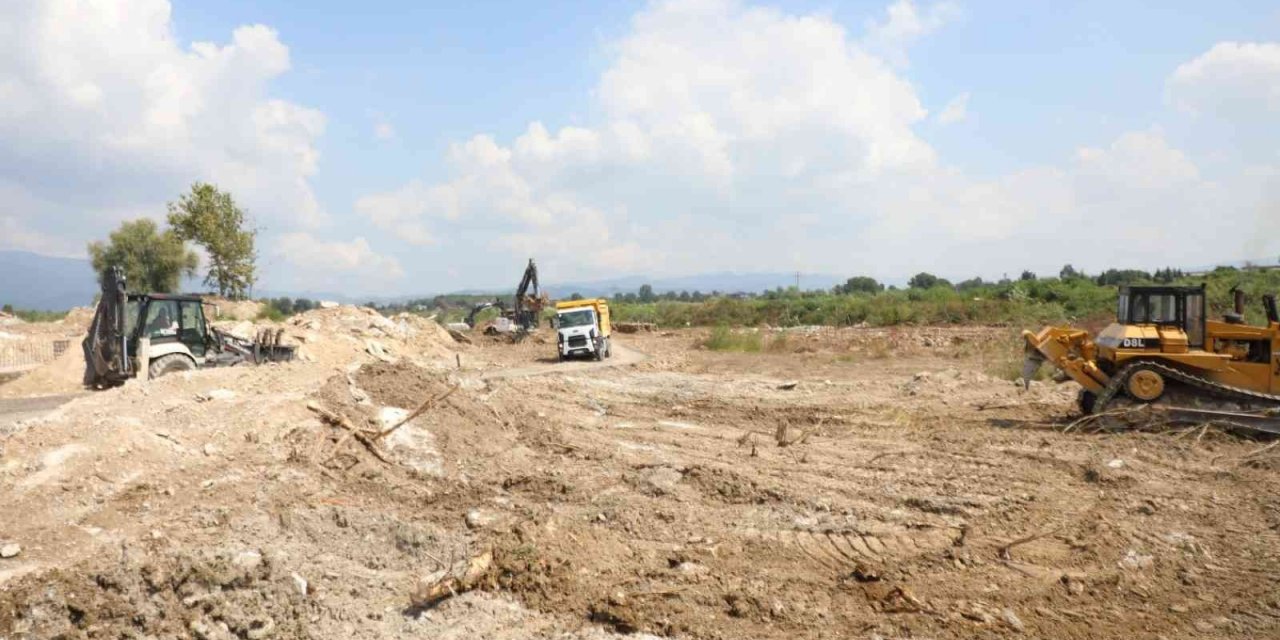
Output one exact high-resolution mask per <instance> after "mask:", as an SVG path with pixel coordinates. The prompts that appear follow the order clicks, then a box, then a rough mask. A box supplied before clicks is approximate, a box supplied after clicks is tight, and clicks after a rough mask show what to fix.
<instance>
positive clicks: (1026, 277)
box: [1018, 271, 1036, 282]
mask: <svg viewBox="0 0 1280 640" xmlns="http://www.w3.org/2000/svg"><path fill="white" fill-rule="evenodd" d="M1018 279H1019V280H1021V281H1023V282H1029V281H1031V280H1035V279H1036V274H1035V272H1034V271H1023V272H1022V276H1021V277H1019V278H1018Z"/></svg>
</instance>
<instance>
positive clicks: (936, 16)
mask: <svg viewBox="0 0 1280 640" xmlns="http://www.w3.org/2000/svg"><path fill="white" fill-rule="evenodd" d="M885 13H886V16H885V20H884V21H883V22H878V21H875V20H868V21H867V34H866V36H865V37H864V38H863V39H862V42H863V45H864V46H865V47H866V48H867V50H869V51H871V52H872V53H875V54H877V55H880V56H882V57H884V58H885V59H886V60H888V61H890V62H892V63H893V64H894V65H897V66H906V64H907V49H908V48H909V47H910V46H911V45H912V44H913V43H915V42H916V41H917V40H920V39H921V38H924V37H925V36H927V35H929V34H931V33H933V32H934V31H937V30H938V29H940V28H942V26H943V25H945V24H946V23H948V22H951V21H953V20H955V19H956V18H958V17H959V16H960V7H959V5H957V4H955V3H954V2H949V1H945V0H944V1H943V2H938V3H935V4H932V5H930V6H929V7H928V8H926V9H925V10H924V11H921V10H920V9H918V8H916V5H915V3H914V2H912V1H911V0H898V1H897V2H895V3H893V4H892V5H889V8H888V9H887V10H886V12H885Z"/></svg>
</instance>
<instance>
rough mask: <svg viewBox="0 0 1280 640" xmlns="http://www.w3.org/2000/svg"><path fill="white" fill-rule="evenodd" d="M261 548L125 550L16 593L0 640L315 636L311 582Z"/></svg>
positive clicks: (31, 582) (1, 613)
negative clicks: (7, 639)
mask: <svg viewBox="0 0 1280 640" xmlns="http://www.w3.org/2000/svg"><path fill="white" fill-rule="evenodd" d="M276 565H277V561H275V560H274V559H273V558H272V557H271V556H270V555H265V556H264V555H263V554H262V553H261V552H259V551H257V550H241V551H219V552H210V551H200V552H196V553H194V554H188V553H184V552H170V553H161V554H152V553H149V552H145V551H144V552H142V553H138V552H133V553H129V552H126V553H125V556H124V561H123V562H121V561H118V560H115V559H113V560H112V561H109V562H102V563H98V566H95V567H77V568H76V570H74V571H62V570H59V571H54V572H52V573H50V574H46V575H42V576H40V577H39V578H38V579H36V578H27V579H24V580H21V581H19V582H18V584H16V585H12V586H10V588H9V593H8V594H7V596H8V597H6V599H5V603H4V604H0V635H9V634H12V635H13V636H14V637H35V638H53V637H82V636H83V637H118V638H128V637H169V638H176V637H195V638H208V639H210V640H212V639H222V638H226V639H228V640H230V639H231V638H307V637H313V636H312V634H311V633H309V630H308V624H307V618H308V617H309V613H310V612H309V606H308V604H307V602H306V594H305V590H306V587H305V586H301V585H305V582H304V583H301V585H300V584H298V583H295V581H294V580H293V578H292V577H291V576H290V575H289V574H288V572H283V571H281V570H279V569H278V568H277V566H276Z"/></svg>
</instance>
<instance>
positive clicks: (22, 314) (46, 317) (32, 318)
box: [3, 304, 67, 322]
mask: <svg viewBox="0 0 1280 640" xmlns="http://www.w3.org/2000/svg"><path fill="white" fill-rule="evenodd" d="M3 310H4V312H5V313H8V314H10V315H12V316H15V317H17V318H19V319H21V320H23V321H24V322H57V321H58V320H61V319H63V318H65V317H67V312H66V311H35V310H32V309H14V308H13V305H9V304H6V305H4V309H3Z"/></svg>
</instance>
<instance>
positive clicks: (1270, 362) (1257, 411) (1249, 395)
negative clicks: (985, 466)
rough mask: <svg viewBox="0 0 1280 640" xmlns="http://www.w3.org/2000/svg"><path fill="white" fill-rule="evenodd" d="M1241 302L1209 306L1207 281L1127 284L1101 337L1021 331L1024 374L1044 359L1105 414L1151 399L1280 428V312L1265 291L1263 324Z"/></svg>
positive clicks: (1213, 418)
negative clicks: (1212, 315)
mask: <svg viewBox="0 0 1280 640" xmlns="http://www.w3.org/2000/svg"><path fill="white" fill-rule="evenodd" d="M1232 293H1233V294H1234V305H1233V308H1234V311H1233V312H1230V313H1227V314H1224V316H1223V317H1222V319H1221V320H1216V319H1209V318H1208V317H1207V316H1206V308H1205V288H1204V286H1203V285H1201V286H1199V287H1185V286H1182V287H1178V286H1123V287H1120V290H1119V297H1118V303H1117V305H1116V321H1115V322H1114V323H1112V324H1111V325H1109V326H1108V327H1107V328H1106V329H1103V330H1102V332H1100V333H1099V334H1098V335H1097V337H1096V338H1095V337H1091V336H1090V335H1089V333H1088V332H1087V331H1083V330H1080V329H1074V328H1068V327H1045V328H1044V329H1042V330H1040V331H1039V332H1038V333H1036V332H1031V331H1024V332H1023V333H1022V337H1023V339H1024V340H1025V342H1026V361H1025V364H1024V365H1023V368H1022V378H1023V383H1024V384H1026V385H1030V380H1031V378H1032V377H1033V376H1034V375H1035V373H1036V371H1037V370H1038V369H1039V368H1040V366H1041V365H1042V364H1043V363H1044V362H1046V361H1047V362H1049V363H1050V364H1052V365H1053V366H1054V367H1056V368H1057V369H1058V378H1059V380H1062V381H1065V380H1066V379H1070V380H1074V381H1075V382H1077V383H1079V385H1080V387H1081V389H1080V393H1079V395H1078V404H1079V407H1080V410H1081V411H1082V412H1083V413H1085V414H1098V413H1102V412H1105V411H1112V410H1117V409H1122V408H1124V406H1125V405H1147V406H1149V407H1151V408H1152V409H1153V410H1158V411H1160V412H1161V413H1162V416H1163V417H1165V418H1167V419H1168V421H1169V422H1197V423H1219V424H1226V425H1231V426H1239V427H1244V428H1248V429H1253V430H1260V431H1267V432H1271V433H1277V434H1280V316H1278V315H1277V313H1276V298H1275V296H1273V295H1268V296H1264V297H1263V308H1264V310H1265V312H1266V320H1267V324H1266V326H1263V327H1260V326H1251V325H1248V324H1245V322H1244V294H1243V292H1242V291H1239V290H1233V292H1232Z"/></svg>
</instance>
